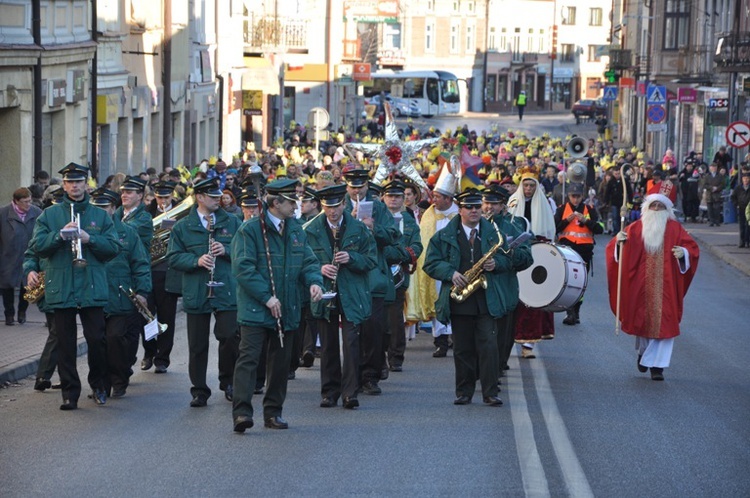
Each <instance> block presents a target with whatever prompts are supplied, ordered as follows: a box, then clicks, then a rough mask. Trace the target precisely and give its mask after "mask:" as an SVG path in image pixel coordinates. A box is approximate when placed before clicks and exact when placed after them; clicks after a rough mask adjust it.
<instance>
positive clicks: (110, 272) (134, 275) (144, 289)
mask: <svg viewBox="0 0 750 498" xmlns="http://www.w3.org/2000/svg"><path fill="white" fill-rule="evenodd" d="M114 224H115V231H116V232H117V237H118V239H119V241H120V245H121V246H122V250H121V251H120V252H119V253H118V254H117V256H115V257H114V259H112V261H110V262H109V264H108V265H107V281H108V283H109V302H108V303H107V306H105V307H104V313H106V314H107V315H128V314H130V313H133V312H134V311H136V310H135V306H133V303H132V302H131V301H130V298H129V297H128V294H127V293H128V290H130V289H132V290H133V291H135V293H136V294H140V295H142V296H144V297H145V296H146V295H147V294H148V293H149V292H151V258H150V257H149V256H148V254H147V253H146V250H145V249H144V248H143V244H142V243H141V239H140V238H139V237H138V232H137V231H136V230H135V228H133V227H132V226H130V225H128V224H127V223H125V222H123V221H121V220H119V219H117V218H116V217H115V218H114ZM120 287H122V289H121V288H120Z"/></svg>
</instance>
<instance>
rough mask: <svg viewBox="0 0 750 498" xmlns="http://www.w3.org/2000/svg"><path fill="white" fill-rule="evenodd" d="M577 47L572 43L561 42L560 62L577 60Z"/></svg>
mask: <svg viewBox="0 0 750 498" xmlns="http://www.w3.org/2000/svg"><path fill="white" fill-rule="evenodd" d="M575 60H576V47H575V45H573V44H572V43H561V44H560V62H575Z"/></svg>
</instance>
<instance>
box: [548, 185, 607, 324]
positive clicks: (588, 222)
mask: <svg viewBox="0 0 750 498" xmlns="http://www.w3.org/2000/svg"><path fill="white" fill-rule="evenodd" d="M567 194H568V200H567V202H565V204H563V205H562V206H560V207H559V208H557V211H556V212H555V225H556V227H557V241H558V243H559V244H560V245H564V246H568V247H570V248H572V249H573V250H574V251H575V252H577V253H578V254H579V255H580V256H581V259H583V261H584V262H585V263H586V271H587V272H588V271H591V259H592V258H593V257H594V235H595V234H600V233H604V227H603V226H602V224H601V223H599V215H598V214H597V212H596V209H593V208H589V206H587V205H586V204H585V203H584V202H582V200H583V184H582V183H571V184H570V187H568V191H567ZM581 304H583V296H582V297H581V299H580V300H579V301H578V302H577V303H576V304H575V305H574V306H573V307H572V308H571V309H569V310H567V316H566V317H565V318H564V319H563V323H564V324H565V325H575V324H576V323H581V318H580V311H581Z"/></svg>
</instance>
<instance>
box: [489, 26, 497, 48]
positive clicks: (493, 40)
mask: <svg viewBox="0 0 750 498" xmlns="http://www.w3.org/2000/svg"><path fill="white" fill-rule="evenodd" d="M487 50H497V34H496V33H495V28H490V37H489V40H487Z"/></svg>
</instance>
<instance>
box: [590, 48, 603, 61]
mask: <svg viewBox="0 0 750 498" xmlns="http://www.w3.org/2000/svg"><path fill="white" fill-rule="evenodd" d="M598 47H599V46H598V45H589V46H588V54H589V59H588V61H589V62H599V61H600V60H601V57H600V56H599V54H600V53H601V52H600V51H599V50H597V48H598Z"/></svg>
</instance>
